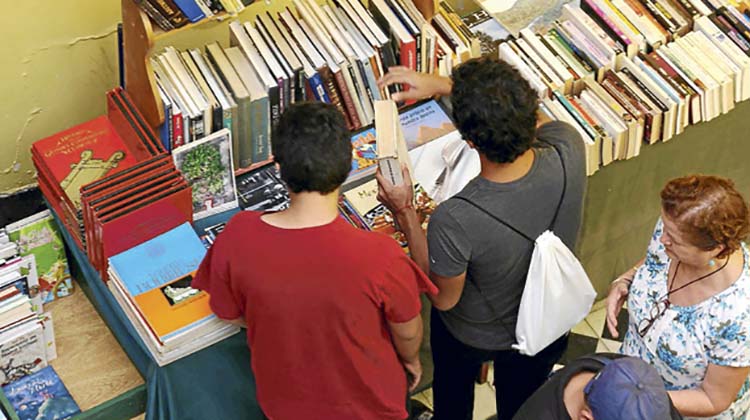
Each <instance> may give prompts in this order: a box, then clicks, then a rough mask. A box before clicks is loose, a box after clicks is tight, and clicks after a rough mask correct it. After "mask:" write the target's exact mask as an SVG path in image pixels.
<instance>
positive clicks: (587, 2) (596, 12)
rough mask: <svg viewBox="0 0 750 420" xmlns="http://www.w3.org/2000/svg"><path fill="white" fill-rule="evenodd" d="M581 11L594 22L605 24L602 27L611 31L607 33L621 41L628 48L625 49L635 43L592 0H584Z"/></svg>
mask: <svg viewBox="0 0 750 420" xmlns="http://www.w3.org/2000/svg"><path fill="white" fill-rule="evenodd" d="M581 10H583V11H584V12H586V13H587V14H588V15H589V16H591V17H592V18H593V19H594V20H597V21H599V22H600V23H603V25H601V26H603V27H604V29H605V31H607V29H609V30H608V31H607V32H609V33H610V35H614V37H615V38H617V39H619V40H620V42H621V43H622V44H624V46H625V47H626V48H623V49H627V46H628V45H630V44H632V43H633V41H632V40H631V39H630V38H629V37H628V36H627V35H625V34H624V33H623V32H622V30H621V29H620V27H619V26H617V25H616V24H615V23H614V22H612V19H610V18H609V16H607V14H606V13H604V11H603V10H602V9H601V8H599V6H597V5H596V4H595V3H594V2H592V1H591V0H583V1H582V2H581Z"/></svg>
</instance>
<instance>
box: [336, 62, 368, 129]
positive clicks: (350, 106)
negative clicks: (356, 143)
mask: <svg viewBox="0 0 750 420" xmlns="http://www.w3.org/2000/svg"><path fill="white" fill-rule="evenodd" d="M342 71H343V70H339V71H337V72H335V73H333V80H334V82H335V83H336V87H337V88H338V91H339V93H340V94H341V98H342V99H343V102H344V106H345V107H346V112H347V114H349V120H350V121H351V122H352V127H353V128H357V127H360V126H361V122H360V121H359V117H358V116H357V109H356V108H355V107H354V100H353V99H352V95H351V93H350V92H349V89H348V88H347V87H346V81H345V80H344V76H343V75H342V74H341V72H342Z"/></svg>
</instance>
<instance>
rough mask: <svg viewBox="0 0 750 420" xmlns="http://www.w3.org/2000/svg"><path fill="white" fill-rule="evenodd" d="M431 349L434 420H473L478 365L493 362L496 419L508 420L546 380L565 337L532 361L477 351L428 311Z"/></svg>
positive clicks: (507, 353) (514, 353) (510, 354)
mask: <svg viewBox="0 0 750 420" xmlns="http://www.w3.org/2000/svg"><path fill="white" fill-rule="evenodd" d="M430 322H431V323H430V329H431V334H430V344H431V345H432V359H433V362H434V364H435V373H434V378H433V383H432V395H433V399H434V405H435V418H434V420H472V413H473V411H474V380H475V379H476V377H477V375H478V374H479V370H480V368H481V366H482V363H484V362H486V361H490V360H492V361H494V363H495V367H494V371H495V400H496V401H497V408H498V412H497V415H498V416H497V418H498V420H511V419H512V418H513V415H514V414H515V413H516V411H518V409H519V408H520V407H521V405H522V404H523V403H524V402H525V401H526V399H527V398H529V397H530V396H531V394H533V393H534V391H536V390H537V389H538V388H539V387H540V386H541V385H542V384H543V383H544V381H546V380H547V377H548V376H549V373H550V372H551V371H552V367H553V366H554V364H555V363H556V362H557V361H558V360H559V359H560V357H562V354H563V353H564V352H565V349H566V347H567V346H568V336H567V334H566V335H565V336H564V337H562V338H560V339H558V340H557V341H555V342H554V343H552V344H551V345H550V346H549V347H547V348H546V349H544V350H542V351H541V352H539V353H537V354H536V355H535V356H533V357H529V356H524V355H521V354H520V353H518V352H517V351H515V350H482V349H477V348H474V347H471V346H469V345H466V344H464V343H462V342H461V341H459V340H458V339H456V338H455V337H453V335H452V334H451V333H450V332H449V331H448V329H447V328H446V327H445V324H444V323H443V320H442V319H441V318H440V315H439V314H438V312H437V310H435V309H433V310H432V315H431V321H430Z"/></svg>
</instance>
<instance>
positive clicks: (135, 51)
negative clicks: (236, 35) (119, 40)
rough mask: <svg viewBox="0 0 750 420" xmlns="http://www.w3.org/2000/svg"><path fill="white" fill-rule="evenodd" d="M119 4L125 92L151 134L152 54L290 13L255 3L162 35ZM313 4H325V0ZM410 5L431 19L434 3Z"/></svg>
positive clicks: (154, 109) (284, 3) (156, 120)
mask: <svg viewBox="0 0 750 420" xmlns="http://www.w3.org/2000/svg"><path fill="white" fill-rule="evenodd" d="M121 1H122V32H123V57H124V61H125V63H124V68H125V90H126V91H127V92H128V94H129V95H130V97H131V98H132V99H133V102H135V104H136V106H138V108H139V109H140V111H141V112H142V113H143V115H144V117H145V118H146V121H147V122H148V124H149V125H150V126H151V127H152V128H154V130H157V129H158V127H159V126H160V125H161V124H162V123H163V122H164V110H163V108H162V105H161V102H160V100H159V97H158V96H157V90H156V82H155V81H154V75H153V70H152V68H151V65H150V63H149V60H148V59H149V57H150V56H151V54H152V53H155V52H158V51H160V50H162V49H163V48H164V47H166V46H168V45H171V46H174V47H175V48H177V49H180V50H182V49H187V48H196V47H203V46H204V45H205V44H208V43H210V42H219V43H220V44H221V45H222V46H225V47H226V46H228V44H229V23H230V22H231V21H233V20H235V19H238V20H240V21H243V22H244V21H251V20H253V19H254V18H255V16H257V15H258V14H259V13H265V12H266V11H269V12H271V13H272V14H275V13H277V12H280V11H282V10H284V8H286V7H289V8H291V9H293V6H292V1H290V0H273V1H266V0H257V1H255V2H254V3H252V4H251V5H249V6H247V7H246V8H245V9H244V10H243V11H241V12H240V13H238V14H237V15H229V14H227V13H221V14H218V15H215V16H212V17H209V18H206V19H203V20H201V21H198V22H196V23H190V24H187V25H185V26H183V27H181V28H177V29H173V30H171V31H167V32H165V31H162V30H161V29H160V28H158V27H157V26H155V25H154V24H153V23H152V22H151V20H150V19H149V18H148V16H147V15H146V13H145V12H143V11H142V10H141V9H140V8H139V7H138V6H137V5H136V4H135V2H134V1H133V0H121ZM316 1H317V2H318V3H321V4H324V3H326V0H316ZM413 1H414V4H416V6H417V7H418V8H419V10H420V11H421V12H422V14H423V15H425V16H427V17H430V16H432V14H433V12H434V10H435V3H436V2H437V0H413Z"/></svg>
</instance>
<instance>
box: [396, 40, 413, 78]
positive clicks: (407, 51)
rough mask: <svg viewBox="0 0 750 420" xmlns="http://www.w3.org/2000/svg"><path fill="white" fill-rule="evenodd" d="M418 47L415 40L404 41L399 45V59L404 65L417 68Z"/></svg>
mask: <svg viewBox="0 0 750 420" xmlns="http://www.w3.org/2000/svg"><path fill="white" fill-rule="evenodd" d="M416 57H417V47H416V43H415V42H414V41H410V42H404V43H401V44H400V45H399V61H400V63H401V65H402V66H404V67H407V68H410V69H412V70H415V71H416V70H417V61H416Z"/></svg>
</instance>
